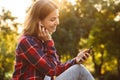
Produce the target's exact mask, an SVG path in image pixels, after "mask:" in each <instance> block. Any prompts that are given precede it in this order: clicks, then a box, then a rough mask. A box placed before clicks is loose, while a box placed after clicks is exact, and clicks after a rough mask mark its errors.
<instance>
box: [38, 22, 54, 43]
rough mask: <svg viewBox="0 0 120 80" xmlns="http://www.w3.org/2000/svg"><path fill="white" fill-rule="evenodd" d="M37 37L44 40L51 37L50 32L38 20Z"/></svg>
mask: <svg viewBox="0 0 120 80" xmlns="http://www.w3.org/2000/svg"><path fill="white" fill-rule="evenodd" d="M39 37H40V38H41V39H42V40H44V41H47V40H51V39H52V37H51V34H50V32H49V31H48V30H47V29H46V28H45V27H44V25H42V24H41V22H40V21H39Z"/></svg>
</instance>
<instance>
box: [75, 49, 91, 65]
mask: <svg viewBox="0 0 120 80" xmlns="http://www.w3.org/2000/svg"><path fill="white" fill-rule="evenodd" d="M91 52H92V51H91V50H89V49H86V50H83V51H80V52H79V53H78V55H77V56H76V57H75V59H76V63H77V64H80V63H82V62H83V61H85V60H86V59H87V58H88V57H89V56H90V53H91Z"/></svg>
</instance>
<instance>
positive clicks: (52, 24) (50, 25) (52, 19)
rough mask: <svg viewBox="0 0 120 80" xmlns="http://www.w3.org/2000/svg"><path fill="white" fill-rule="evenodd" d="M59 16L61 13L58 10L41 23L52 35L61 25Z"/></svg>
mask: <svg viewBox="0 0 120 80" xmlns="http://www.w3.org/2000/svg"><path fill="white" fill-rule="evenodd" d="M58 16H59V11H58V9H56V10H54V11H53V12H51V13H50V14H49V15H48V16H47V17H46V18H45V19H43V20H42V21H41V23H42V24H43V25H44V27H45V28H46V29H47V30H48V31H49V32H50V33H53V32H55V31H56V27H57V25H58V24H59V18H58Z"/></svg>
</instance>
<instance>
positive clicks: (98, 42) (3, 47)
mask: <svg viewBox="0 0 120 80" xmlns="http://www.w3.org/2000/svg"><path fill="white" fill-rule="evenodd" d="M34 1H36V0H0V80H9V79H11V76H12V73H13V71H14V63H15V62H14V61H15V48H16V45H17V41H18V37H19V35H20V33H21V31H22V29H23V22H24V18H25V13H26V12H27V11H28V9H29V7H30V5H31V4H32V3H33V2H34ZM54 1H56V2H57V3H58V4H59V6H60V16H59V19H60V25H58V26H59V27H58V28H57V31H56V32H55V33H54V34H53V39H54V41H55V46H56V48H57V52H58V54H59V55H60V57H61V61H62V62H65V61H67V60H69V59H72V58H73V57H75V56H76V55H77V53H78V52H79V50H81V49H85V48H90V47H91V46H93V53H92V55H91V56H90V58H89V59H88V60H87V61H85V62H84V63H83V64H84V65H85V66H86V67H87V68H88V69H89V70H90V72H91V73H92V74H93V76H94V77H95V79H96V80H120V78H119V77H120V0H54Z"/></svg>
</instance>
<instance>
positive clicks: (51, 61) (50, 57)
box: [12, 36, 76, 80]
mask: <svg viewBox="0 0 120 80" xmlns="http://www.w3.org/2000/svg"><path fill="white" fill-rule="evenodd" d="M74 64H76V61H75V59H72V60H69V61H67V62H66V63H64V64H63V63H61V62H60V61H59V58H58V55H57V54H56V49H55V46H54V42H53V40H49V41H46V42H42V41H41V40H40V39H38V38H36V37H33V36H22V37H21V38H20V40H19V43H18V45H17V48H16V64H15V71H14V73H13V77H12V80H44V77H45V75H48V76H51V78H53V76H58V75H59V74H61V73H62V72H63V71H65V70H66V69H67V68H69V67H70V66H72V65H74ZM51 80H52V79H51Z"/></svg>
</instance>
